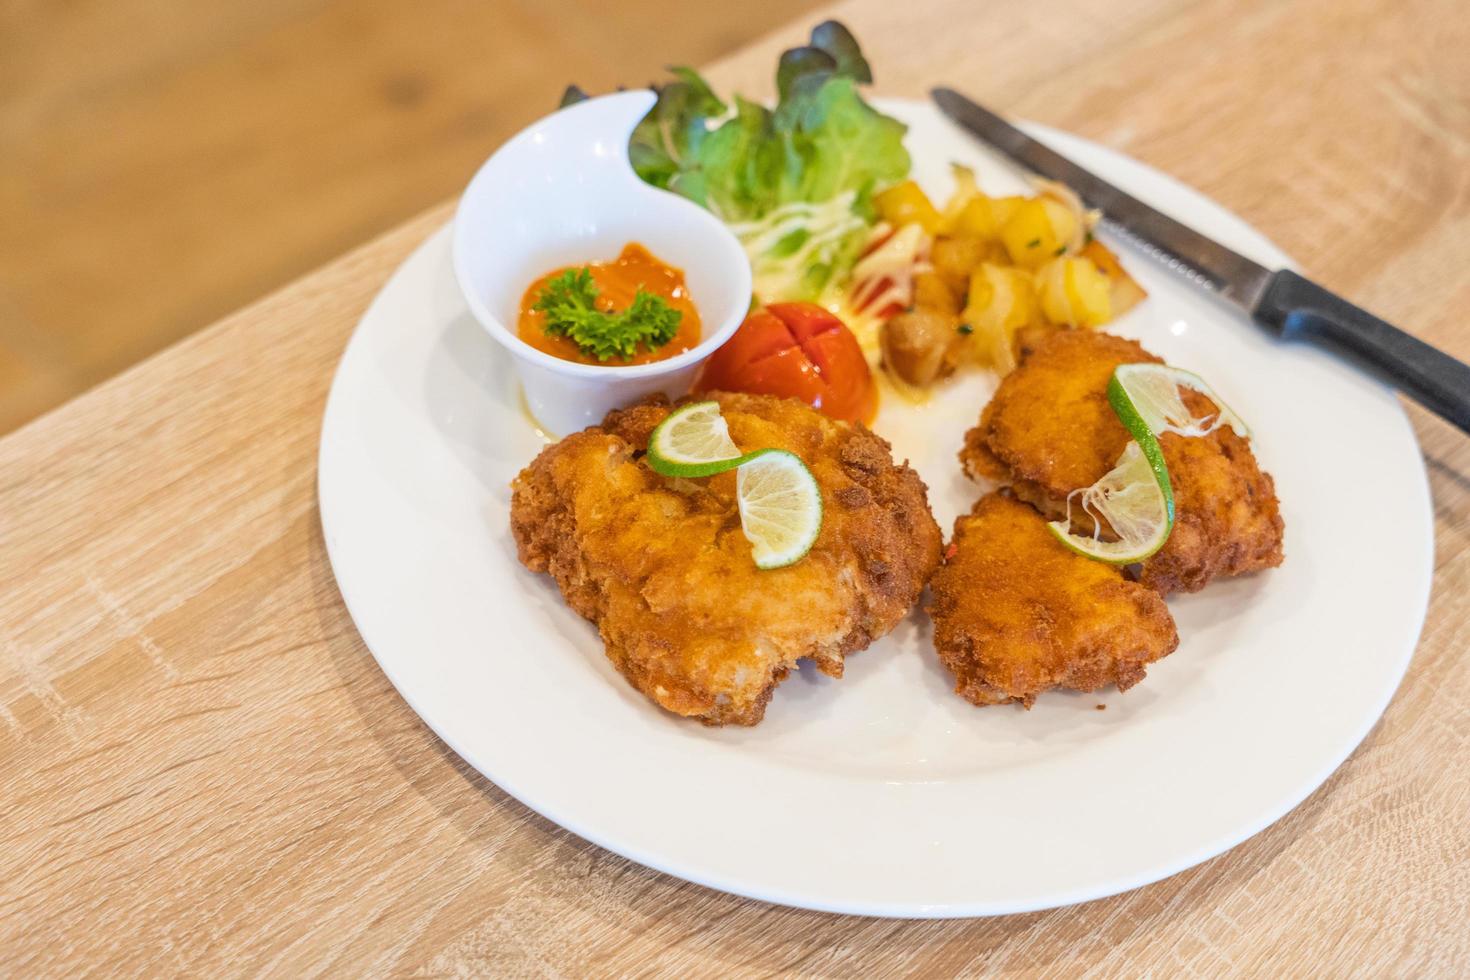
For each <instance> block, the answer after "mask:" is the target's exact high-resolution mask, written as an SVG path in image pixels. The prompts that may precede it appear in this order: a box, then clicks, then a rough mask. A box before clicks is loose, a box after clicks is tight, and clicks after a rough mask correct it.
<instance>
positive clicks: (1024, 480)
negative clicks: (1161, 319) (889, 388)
mask: <svg viewBox="0 0 1470 980" xmlns="http://www.w3.org/2000/svg"><path fill="white" fill-rule="evenodd" d="M1144 361H1147V362H1154V363H1159V362H1160V359H1159V358H1158V357H1155V356H1154V355H1153V354H1150V353H1149V352H1148V351H1146V350H1144V349H1143V347H1141V346H1140V345H1139V344H1138V343H1136V342H1135V341H1132V340H1125V339H1124V338H1122V337H1115V336H1113V335H1111V334H1106V333H1100V332H1097V331H1092V330H1065V331H1061V332H1059V333H1056V334H1053V335H1051V336H1050V337H1047V338H1046V339H1044V340H1043V341H1041V342H1040V343H1039V344H1038V345H1037V346H1036V347H1035V348H1034V349H1033V350H1031V351H1030V352H1028V353H1027V354H1026V355H1025V356H1024V358H1023V359H1022V361H1021V363H1020V365H1019V366H1018V367H1017V368H1016V369H1015V370H1014V371H1012V372H1011V373H1010V374H1008V375H1007V376H1006V377H1005V380H1003V381H1002V382H1001V384H1000V387H999V388H998V389H997V390H996V393H995V397H994V398H992V399H991V401H990V404H988V405H987V406H986V407H985V411H984V413H983V414H982V415H981V417H980V424H979V425H977V426H976V427H975V428H973V429H971V430H970V431H969V432H968V433H966V435H965V446H964V448H963V449H962V450H961V451H960V462H961V464H962V465H963V466H964V468H965V472H966V473H968V474H969V475H970V476H971V477H972V478H975V479H982V480H989V481H993V482H995V483H999V484H1002V485H1005V486H1009V487H1010V488H1011V489H1012V491H1013V492H1014V493H1015V495H1016V496H1017V497H1019V498H1020V499H1022V500H1025V501H1027V502H1028V503H1030V504H1032V505H1033V506H1035V507H1037V508H1038V509H1040V510H1041V511H1042V512H1043V513H1044V514H1046V515H1048V516H1049V517H1052V518H1054V519H1059V518H1062V517H1064V516H1065V514H1066V512H1067V495H1068V494H1070V493H1071V492H1072V491H1074V490H1078V489H1081V488H1083V487H1088V486H1091V485H1092V484H1093V483H1095V482H1097V480H1098V479H1099V478H1100V477H1101V476H1102V475H1103V474H1105V473H1106V472H1107V471H1108V470H1110V469H1112V468H1113V466H1114V464H1116V463H1117V461H1118V457H1119V456H1120V455H1122V453H1123V449H1124V448H1125V447H1126V446H1127V444H1128V441H1129V439H1130V436H1129V434H1128V430H1127V429H1126V428H1124V426H1123V423H1121V422H1119V421H1118V417H1117V415H1116V414H1115V413H1114V412H1113V409H1112V406H1110V405H1109V404H1108V397H1107V388H1108V379H1109V378H1111V377H1112V374H1113V369H1114V368H1116V367H1117V366H1118V365H1120V364H1131V363H1139V362H1144ZM1184 398H1185V402H1186V404H1187V405H1188V406H1189V408H1190V409H1191V410H1192V411H1195V412H1197V413H1200V414H1207V413H1210V412H1213V411H1214V406H1213V405H1212V403H1211V402H1210V401H1209V399H1207V398H1205V397H1204V396H1203V395H1199V394H1196V393H1194V392H1185V393H1184ZM1159 444H1160V446H1161V447H1162V448H1163V450H1164V460H1165V461H1166V462H1167V463H1168V464H1169V479H1170V481H1171V482H1172V483H1173V485H1174V505H1175V524H1174V531H1173V533H1172V534H1171V535H1170V536H1169V540H1168V542H1167V543H1166V544H1165V545H1164V547H1163V548H1162V549H1160V550H1159V552H1158V553H1157V554H1155V555H1154V556H1153V557H1151V558H1149V559H1148V560H1146V561H1145V562H1143V565H1142V568H1141V569H1140V572H1139V579H1140V581H1142V582H1143V583H1144V584H1146V585H1148V586H1150V587H1152V588H1154V589H1157V590H1158V591H1159V592H1160V593H1162V594H1165V595H1167V594H1168V593H1170V592H1175V591H1184V592H1197V591H1199V590H1200V589H1202V588H1204V587H1205V586H1206V585H1208V584H1209V582H1210V581H1211V579H1213V578H1215V577H1216V576H1227V575H1243V574H1245V573H1247V572H1253V571H1257V570H1259V569H1263V568H1273V567H1275V566H1277V565H1280V564H1281V561H1282V551H1281V537H1282V531H1283V525H1282V521H1281V510H1280V506H1279V504H1278V502H1277V500H1276V490H1275V485H1274V484H1273V482H1272V480H1271V477H1270V475H1269V474H1267V473H1264V472H1262V471H1261V468H1260V466H1258V465H1257V463H1256V458H1255V454H1254V453H1252V452H1251V448H1250V443H1249V442H1248V441H1247V440H1245V439H1243V438H1242V437H1240V436H1238V435H1236V434H1235V431H1234V430H1232V429H1231V428H1230V427H1228V426H1222V427H1221V428H1219V429H1216V430H1215V431H1214V432H1212V433H1210V434H1209V435H1206V436H1180V435H1176V434H1174V433H1167V432H1166V433H1164V434H1163V435H1162V436H1161V437H1160V438H1159ZM1076 516H1077V514H1076V511H1075V510H1074V517H1076ZM1079 530H1087V531H1090V530H1091V528H1090V527H1087V528H1082V527H1079Z"/></svg>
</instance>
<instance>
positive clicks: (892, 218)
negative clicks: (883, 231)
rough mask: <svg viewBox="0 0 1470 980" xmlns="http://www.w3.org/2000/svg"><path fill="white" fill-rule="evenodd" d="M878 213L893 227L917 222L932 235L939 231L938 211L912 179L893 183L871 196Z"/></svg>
mask: <svg viewBox="0 0 1470 980" xmlns="http://www.w3.org/2000/svg"><path fill="white" fill-rule="evenodd" d="M873 204H874V206H875V207H877V209H878V215H879V217H881V218H882V219H883V220H884V221H886V222H888V223H889V224H891V225H893V226H894V227H895V228H902V227H903V226H904V225H907V224H917V225H919V226H920V227H922V228H923V229H924V230H925V231H926V232H928V233H929V234H931V235H933V234H935V233H936V232H938V231H939V212H938V211H937V210H935V208H934V204H933V202H931V201H930V200H929V196H928V195H927V194H925V193H924V191H923V189H922V188H920V187H919V185H918V184H916V183H914V182H913V181H912V180H905V181H903V182H901V183H897V184H894V185H893V186H892V187H890V188H888V189H887V190H885V191H882V192H880V193H879V194H877V195H876V196H874V198H873Z"/></svg>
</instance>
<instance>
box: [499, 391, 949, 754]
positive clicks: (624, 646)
mask: <svg viewBox="0 0 1470 980" xmlns="http://www.w3.org/2000/svg"><path fill="white" fill-rule="evenodd" d="M709 397H711V398H713V399H715V400H717V401H719V403H720V407H721V410H722V414H723V415H724V418H725V421H726V423H727V424H728V425H729V428H730V435H731V437H732V438H733V439H734V440H735V444H736V445H738V446H740V447H741V448H742V449H744V450H747V451H748V450H753V449H757V448H763V447H779V448H782V449H789V450H791V451H792V452H794V453H796V454H797V455H799V456H800V457H801V458H802V459H803V460H804V461H805V462H806V464H807V466H808V467H809V468H810V469H811V471H812V474H813V476H815V478H816V480H817V483H818V485H819V486H820V487H821V491H822V504H823V512H824V513H823V522H822V530H821V533H820V535H819V536H818V538H817V541H816V543H815V544H814V545H813V547H812V549H811V551H810V552H809V553H808V554H807V555H806V557H805V558H803V559H801V560H800V561H798V562H797V563H795V564H794V565H791V566H788V567H786V568H780V569H773V570H770V571H761V570H759V569H757V568H756V567H755V563H754V561H753V560H752V558H751V549H750V543H749V542H748V541H747V540H746V538H745V536H744V534H743V532H742V531H741V528H740V516H739V512H738V510H737V506H736V500H735V474H734V473H724V474H721V475H719V476H715V477H711V478H709V479H706V480H676V479H669V478H666V477H662V476H659V475H658V474H656V473H654V472H653V471H652V470H651V469H649V468H648V466H647V465H646V464H645V463H644V462H643V461H642V459H641V457H642V454H643V452H644V450H645V449H646V448H647V445H648V437H649V434H650V433H651V432H652V430H653V428H654V426H656V425H657V424H658V423H659V422H660V421H662V420H663V418H664V417H665V416H666V415H667V414H668V412H669V410H670V407H669V406H668V405H667V404H644V405H638V406H635V407H633V408H629V409H626V410H623V411H617V412H613V413H611V414H609V415H608V417H607V418H606V419H604V420H603V422H602V424H601V425H598V426H593V427H592V428H589V429H586V430H584V431H582V432H579V433H576V434H574V435H570V436H568V437H566V438H565V439H563V440H561V441H560V442H558V443H556V444H554V445H552V446H548V447H547V448H546V449H545V450H544V451H543V452H542V453H541V454H540V455H539V456H538V457H537V458H536V459H535V461H534V462H532V463H531V465H530V466H528V467H526V469H525V470H523V471H522V472H521V474H520V475H519V476H517V477H516V479H515V482H514V484H513V495H512V498H511V515H510V518H511V530H512V531H513V532H514V535H515V541H516V547H517V549H518V551H519V554H520V559H521V562H522V563H523V564H524V565H525V566H526V567H527V568H529V569H531V570H532V571H536V572H548V573H550V575H551V577H552V578H553V579H555V580H556V583H557V585H558V586H559V587H560V588H561V592H562V595H563V596H564V597H565V598H566V601H567V603H568V605H570V606H571V607H572V609H574V610H576V612H578V613H580V614H581V615H582V616H585V617H586V618H587V619H589V620H591V621H592V622H594V623H596V624H597V627H598V630H599V632H600V633H601V634H602V639H603V642H604V644H605V646H606V649H607V656H608V659H609V660H611V661H612V663H613V665H614V666H615V667H616V668H617V669H618V670H619V671H620V672H621V673H622V674H623V676H624V677H625V678H627V680H628V682H629V683H630V684H632V685H633V686H634V687H635V688H637V689H638V690H640V691H642V692H643V693H644V694H646V695H647V696H648V697H649V698H651V699H652V700H654V701H655V702H657V703H658V704H660V705H662V706H663V707H664V708H667V709H668V710H669V711H672V712H674V713H675V714H679V715H685V716H688V717H692V718H698V719H700V720H701V721H703V722H704V723H705V724H707V725H727V724H735V725H754V724H756V723H757V722H759V721H760V720H761V718H762V716H763V715H764V714H765V710H766V705H767V703H768V702H769V701H770V698H771V694H772V692H773V691H774V690H775V688H776V685H777V684H778V683H780V682H781V680H782V679H784V678H785V677H786V675H787V673H788V672H789V671H791V670H792V669H794V668H795V667H796V663H797V661H798V660H799V659H801V658H804V657H806V658H810V659H811V660H812V661H813V662H814V663H815V664H816V666H817V669H818V670H820V671H822V672H823V673H825V674H828V675H831V676H833V677H840V676H841V675H842V668H843V658H844V657H845V656H846V655H847V654H849V653H853V652H855V651H858V650H861V649H863V648H865V647H866V646H868V644H870V643H872V642H873V640H875V639H877V638H878V637H880V636H883V635H884V634H885V633H887V632H888V631H889V630H891V629H893V627H894V626H895V625H896V624H897V623H898V621H899V620H900V619H901V618H903V616H904V615H905V614H906V613H907V612H908V610H909V609H910V608H912V607H913V605H914V604H915V603H916V602H917V601H918V598H919V594H920V592H921V591H923V588H924V585H925V583H926V582H927V581H928V580H929V576H930V575H931V574H933V571H934V569H935V567H936V566H937V565H938V562H939V546H940V535H939V528H938V526H937V525H936V524H935V522H934V517H933V515H932V514H931V513H930V512H929V504H928V498H927V493H926V488H925V486H924V484H923V482H922V481H921V480H920V479H919V476H918V474H917V473H915V472H914V471H913V470H912V469H910V468H909V467H908V466H906V465H897V464H895V463H894V462H893V458H892V456H891V454H890V451H889V446H888V444H887V443H886V442H884V441H883V440H882V439H881V438H879V437H878V436H876V435H874V434H873V433H871V432H869V431H868V430H867V429H865V428H863V427H861V426H853V425H849V424H847V423H844V422H837V421H833V420H832V419H829V418H827V417H826V416H824V415H821V414H819V413H817V412H815V411H813V410H812V409H811V408H809V407H808V406H806V405H804V404H802V403H801V402H797V401H792V400H786V399H779V398H772V397H767V396H757V395H740V394H723V393H715V394H712V395H711V396H709Z"/></svg>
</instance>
